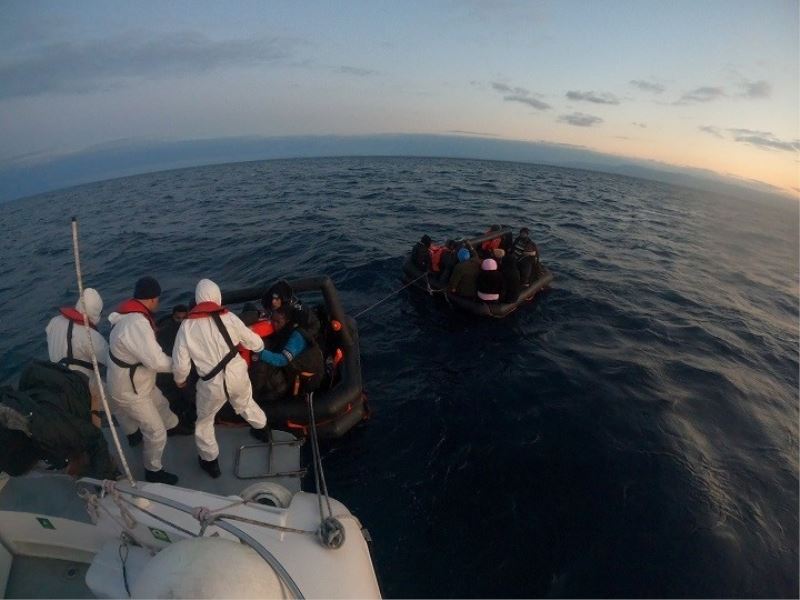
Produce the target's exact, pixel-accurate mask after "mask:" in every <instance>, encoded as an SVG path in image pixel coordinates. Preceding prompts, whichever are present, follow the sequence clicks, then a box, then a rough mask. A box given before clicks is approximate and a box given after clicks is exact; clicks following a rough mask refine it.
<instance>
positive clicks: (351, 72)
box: [336, 65, 378, 77]
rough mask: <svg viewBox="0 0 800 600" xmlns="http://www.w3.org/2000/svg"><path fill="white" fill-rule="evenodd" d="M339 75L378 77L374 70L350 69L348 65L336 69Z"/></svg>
mask: <svg viewBox="0 0 800 600" xmlns="http://www.w3.org/2000/svg"><path fill="white" fill-rule="evenodd" d="M336 70H337V72H339V73H344V74H345V75H357V76H359V77H368V76H370V75H377V74H378V72H377V71H373V70H372V69H362V68H360V67H348V66H346V65H342V66H341V67H339V68H338V69H336Z"/></svg>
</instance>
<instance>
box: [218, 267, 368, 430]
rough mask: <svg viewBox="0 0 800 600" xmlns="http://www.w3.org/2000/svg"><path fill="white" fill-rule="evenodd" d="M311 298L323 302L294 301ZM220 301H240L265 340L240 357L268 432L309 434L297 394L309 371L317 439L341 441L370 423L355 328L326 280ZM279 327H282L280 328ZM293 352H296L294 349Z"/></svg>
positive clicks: (282, 284) (226, 295)
mask: <svg viewBox="0 0 800 600" xmlns="http://www.w3.org/2000/svg"><path fill="white" fill-rule="evenodd" d="M312 293H318V294H321V295H322V300H323V302H322V303H321V304H317V305H314V306H311V305H309V304H303V303H301V301H300V299H299V298H300V297H303V296H304V295H309V294H312ZM276 297H277V298H276ZM259 301H260V302H261V304H262V307H263V309H264V311H265V313H266V314H264V313H262V312H261V311H259V310H258V307H257V306H256V304H255V303H256V302H259ZM222 302H223V304H225V305H229V306H230V305H242V304H244V306H243V307H242V308H241V309H239V313H240V315H241V317H242V320H243V321H244V322H245V323H246V324H247V325H248V326H249V327H250V328H251V329H253V330H254V331H256V332H257V333H258V334H259V335H260V336H261V337H262V339H264V341H265V351H263V352H262V353H260V354H256V353H252V355H250V354H249V353H246V354H247V355H245V356H244V358H245V360H247V361H248V362H249V363H250V365H251V366H250V371H249V372H250V378H251V381H252V383H253V398H254V399H255V401H256V402H257V403H258V404H259V406H261V408H262V409H263V410H264V411H265V412H266V413H267V418H268V419H269V423H270V426H271V427H273V428H279V429H285V430H287V431H291V432H293V433H296V434H301V435H306V434H307V433H308V428H309V416H308V412H307V409H306V406H305V403H304V402H303V398H302V389H301V374H302V373H304V372H305V373H312V374H313V375H312V376H311V377H310V378H309V381H308V382H306V383H305V385H306V386H310V388H311V389H312V390H313V391H314V413H315V420H316V424H317V430H318V433H319V437H320V438H321V439H330V438H339V437H341V436H343V435H344V434H345V433H347V432H348V431H349V430H350V429H352V428H353V427H354V426H355V425H357V424H358V423H360V422H361V421H364V420H366V419H367V418H369V408H368V406H367V399H366V394H365V393H364V390H363V387H362V380H361V357H360V353H359V345H358V328H357V326H356V322H355V320H354V319H352V318H350V317H349V316H347V315H346V314H345V312H344V310H343V309H342V305H341V302H340V301H339V295H338V293H337V291H336V287H335V286H334V284H333V281H331V279H330V278H329V277H326V276H323V277H308V278H304V279H296V280H291V281H288V282H287V281H279V282H277V283H276V284H273V285H272V286H260V287H253V288H245V289H238V290H229V291H223V293H222ZM276 304H278V306H277V307H276V306H275V305H276ZM278 323H281V325H282V326H281V328H280V330H279V331H277V330H276V325H277V324H278ZM295 344H296V345H295ZM298 347H301V348H302V350H300V351H299V352H297V351H296V348H298ZM265 358H266V359H267V360H264V359H265ZM221 416H222V418H223V419H230V418H232V417H233V415H230V414H228V415H225V412H224V409H223V411H222V413H221Z"/></svg>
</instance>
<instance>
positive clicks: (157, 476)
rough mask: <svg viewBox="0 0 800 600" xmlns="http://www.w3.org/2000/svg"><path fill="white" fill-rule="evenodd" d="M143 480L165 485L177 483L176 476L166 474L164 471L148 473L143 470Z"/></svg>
mask: <svg viewBox="0 0 800 600" xmlns="http://www.w3.org/2000/svg"><path fill="white" fill-rule="evenodd" d="M144 478H145V479H146V480H147V481H149V482H150V483H166V484H167V485H175V484H176V483H178V476H177V475H173V474H172V473H167V472H166V471H165V470H164V469H161V470H160V471H148V470H147V469H145V470H144Z"/></svg>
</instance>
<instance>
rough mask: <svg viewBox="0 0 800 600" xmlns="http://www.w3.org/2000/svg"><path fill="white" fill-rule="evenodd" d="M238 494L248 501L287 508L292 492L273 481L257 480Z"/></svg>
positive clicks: (290, 501)
mask: <svg viewBox="0 0 800 600" xmlns="http://www.w3.org/2000/svg"><path fill="white" fill-rule="evenodd" d="M239 496H240V497H241V498H242V500H247V501H248V502H253V501H255V502H259V503H261V504H264V503H265V502H267V503H270V504H272V505H273V506H277V507H278V508H289V505H290V504H291V503H292V493H291V492H290V491H289V490H287V489H286V488H285V487H283V486H282V485H281V484H279V483H275V482H274V481H259V482H257V483H254V484H253V485H249V486H247V487H246V488H244V489H243V490H242V491H241V492H239Z"/></svg>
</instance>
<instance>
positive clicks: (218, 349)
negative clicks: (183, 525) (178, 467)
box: [172, 279, 267, 478]
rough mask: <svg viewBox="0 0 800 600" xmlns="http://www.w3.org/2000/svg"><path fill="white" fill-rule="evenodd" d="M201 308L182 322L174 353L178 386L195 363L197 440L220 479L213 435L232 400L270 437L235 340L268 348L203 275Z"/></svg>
mask: <svg viewBox="0 0 800 600" xmlns="http://www.w3.org/2000/svg"><path fill="white" fill-rule="evenodd" d="M195 299H196V300H197V306H195V307H194V308H193V309H192V310H191V311H189V316H188V318H187V319H186V320H185V321H184V322H183V323H182V324H181V328H180V330H178V337H177V338H176V339H175V348H174V349H173V351H172V363H173V374H174V376H175V383H176V385H177V386H178V387H183V386H184V385H186V379H187V377H188V376H189V372H190V370H191V367H192V364H194V365H196V367H197V373H198V375H199V376H200V379H199V380H198V382H197V423H196V424H195V429H194V439H195V442H196V444H197V453H198V455H199V456H198V460H199V463H200V467H201V468H202V469H203V470H204V471H206V472H207V473H208V474H209V475H211V477H214V478H216V477H219V476H220V469H219V461H218V457H219V446H218V445H217V440H216V436H215V435H214V417H215V416H216V414H217V413H218V412H219V410H220V409H221V408H222V406H223V405H224V404H225V402H230V404H231V406H232V407H233V409H234V410H235V411H236V414H238V415H240V416H241V417H243V418H244V419H245V420H246V421H247V422H248V423H250V426H251V427H252V431H251V433H253V436H254V437H256V438H257V439H261V440H264V439H266V438H267V430H266V427H267V416H266V415H265V414H264V411H263V410H261V408H260V407H259V406H258V405H257V404H256V403H255V402H254V401H253V388H252V386H251V384H250V378H249V377H248V374H247V364H246V363H245V361H244V360H243V359H242V357H241V356H239V352H238V350H237V348H236V344H238V343H241V344H243V345H244V346H245V347H246V348H248V349H250V350H253V351H256V352H258V351H260V350H261V349H262V348H263V347H264V342H262V341H261V338H260V337H259V336H258V335H256V334H255V333H253V332H252V331H251V330H250V329H248V328H247V327H246V326H245V325H244V323H242V321H241V320H240V319H239V317H237V316H236V315H234V314H233V313H231V312H229V311H228V310H227V309H226V308H224V307H222V306H221V305H220V302H221V301H222V294H221V293H220V289H219V287H218V286H217V284H216V283H214V282H213V281H211V280H210V279H201V280H200V281H199V282H198V284H197V288H196V290H195Z"/></svg>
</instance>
